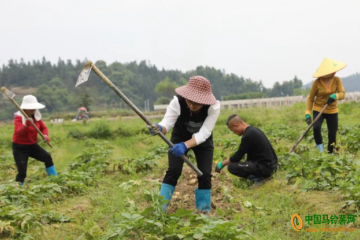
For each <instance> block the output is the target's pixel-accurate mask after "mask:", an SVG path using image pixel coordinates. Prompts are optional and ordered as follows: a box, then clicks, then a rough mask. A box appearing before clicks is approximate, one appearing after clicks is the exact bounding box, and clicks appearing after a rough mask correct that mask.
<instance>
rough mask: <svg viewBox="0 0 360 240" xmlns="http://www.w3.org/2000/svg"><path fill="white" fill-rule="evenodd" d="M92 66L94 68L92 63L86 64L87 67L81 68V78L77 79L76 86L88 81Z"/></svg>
mask: <svg viewBox="0 0 360 240" xmlns="http://www.w3.org/2000/svg"><path fill="white" fill-rule="evenodd" d="M91 68H92V64H86V65H85V67H84V68H83V69H82V70H81V73H80V75H79V78H78V80H77V81H76V85H75V87H77V86H79V85H80V84H82V83H84V82H86V81H87V80H88V79H89V76H90V72H91Z"/></svg>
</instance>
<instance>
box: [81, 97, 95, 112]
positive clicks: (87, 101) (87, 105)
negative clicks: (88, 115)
mask: <svg viewBox="0 0 360 240" xmlns="http://www.w3.org/2000/svg"><path fill="white" fill-rule="evenodd" d="M79 103H80V106H79V107H85V108H86V109H87V110H88V111H90V105H91V104H92V100H91V97H90V94H89V93H84V94H83V95H81V96H80V102H79Z"/></svg>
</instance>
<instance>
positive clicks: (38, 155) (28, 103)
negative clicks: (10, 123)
mask: <svg viewBox="0 0 360 240" xmlns="http://www.w3.org/2000/svg"><path fill="white" fill-rule="evenodd" d="M20 107H21V109H23V110H24V112H25V113H26V114H27V115H28V116H29V118H30V119H31V120H26V118H25V117H24V116H23V115H22V114H21V112H20V111H18V112H16V113H15V119H14V126H15V128H14V135H13V143H12V149H13V155H14V159H15V163H16V166H17V169H18V174H17V175H16V181H17V182H20V185H21V186H22V185H24V180H25V178H26V170H27V164H28V159H29V157H32V158H35V159H36V160H39V161H40V162H43V163H44V164H45V167H46V172H47V174H48V175H49V176H57V173H56V170H55V166H54V163H53V161H52V158H51V155H50V154H49V153H48V152H47V151H46V150H44V149H43V148H42V147H40V146H39V145H38V144H37V135H38V132H37V131H36V129H35V128H34V127H33V126H32V125H31V122H33V123H34V124H35V125H36V127H37V128H38V129H40V131H41V132H42V133H43V134H44V136H45V138H46V141H48V142H50V138H49V136H48V135H49V132H48V129H47V128H46V126H45V124H44V122H43V120H41V113H40V111H39V110H38V109H42V108H44V107H45V106H44V105H43V104H41V103H38V101H37V99H36V97H35V96H32V95H26V96H24V98H23V101H22V104H21V106H20Z"/></svg>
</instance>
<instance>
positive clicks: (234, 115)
mask: <svg viewBox="0 0 360 240" xmlns="http://www.w3.org/2000/svg"><path fill="white" fill-rule="evenodd" d="M236 116H237V115H236V114H232V115H230V116H229V117H228V119H227V121H226V126H229V123H230V121H231V120H233V118H234V117H236Z"/></svg>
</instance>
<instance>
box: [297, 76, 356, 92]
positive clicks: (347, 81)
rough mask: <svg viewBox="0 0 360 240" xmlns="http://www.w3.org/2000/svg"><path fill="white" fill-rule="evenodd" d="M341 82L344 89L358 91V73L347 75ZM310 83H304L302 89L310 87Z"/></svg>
mask: <svg viewBox="0 0 360 240" xmlns="http://www.w3.org/2000/svg"><path fill="white" fill-rule="evenodd" d="M341 80H342V82H343V85H344V87H345V90H346V91H347V92H357V91H360V74H359V73H355V74H353V75H350V76H348V77H344V78H342V79H341ZM311 84H312V82H311V83H308V84H305V85H304V86H303V89H306V88H311Z"/></svg>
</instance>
